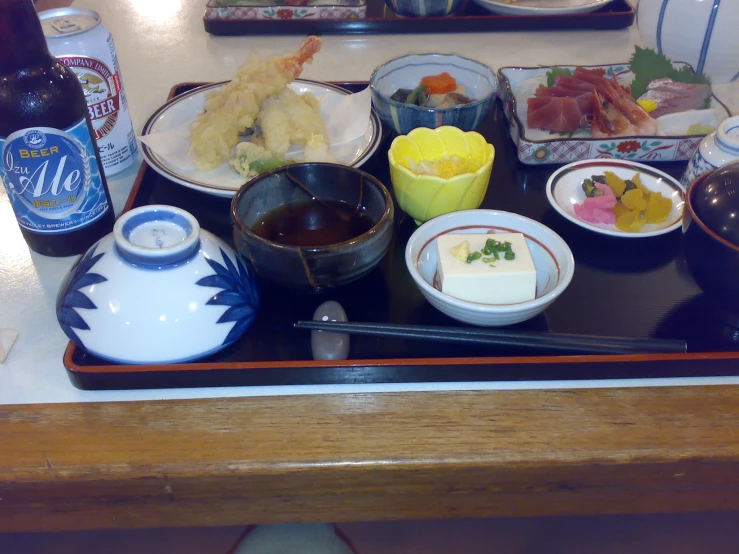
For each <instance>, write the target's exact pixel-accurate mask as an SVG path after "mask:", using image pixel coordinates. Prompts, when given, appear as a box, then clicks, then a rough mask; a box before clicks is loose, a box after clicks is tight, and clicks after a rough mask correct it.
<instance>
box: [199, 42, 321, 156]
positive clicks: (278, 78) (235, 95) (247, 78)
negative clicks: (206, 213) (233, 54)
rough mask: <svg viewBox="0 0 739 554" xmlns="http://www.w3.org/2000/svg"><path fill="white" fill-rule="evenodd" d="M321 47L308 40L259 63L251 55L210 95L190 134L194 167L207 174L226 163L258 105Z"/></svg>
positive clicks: (309, 60) (298, 71) (254, 56)
mask: <svg viewBox="0 0 739 554" xmlns="http://www.w3.org/2000/svg"><path fill="white" fill-rule="evenodd" d="M321 44H322V41H321V39H320V38H319V37H314V36H311V37H308V39H307V40H306V41H305V42H303V44H302V45H301V47H300V49H299V50H298V51H297V52H296V53H295V54H292V55H286V56H282V57H279V56H276V57H273V58H269V59H268V60H261V59H259V58H258V57H257V56H256V55H254V54H252V55H251V56H250V57H249V60H248V61H247V63H246V65H244V66H243V67H242V68H241V69H239V70H238V72H237V73H236V76H235V77H234V79H233V80H232V81H231V82H230V83H227V84H225V85H224V86H223V87H221V89H220V90H218V91H216V92H214V93H211V94H210V95H209V96H208V97H207V98H206V101H205V110H204V111H203V113H201V114H200V115H199V116H198V118H197V120H196V121H195V122H194V123H193V124H192V129H191V132H190V154H191V155H192V156H193V157H194V158H195V165H196V166H197V167H198V168H200V169H205V170H208V169H213V168H214V167H217V166H218V165H220V164H221V163H222V162H224V161H226V160H228V159H229V157H230V155H231V151H232V149H233V148H234V146H236V144H237V143H238V141H239V134H240V133H242V132H243V131H244V130H245V129H247V128H249V127H251V126H252V125H253V124H254V120H255V119H256V117H257V115H258V114H259V106H260V104H261V103H262V102H263V101H264V100H265V99H266V98H268V97H270V96H272V95H274V94H277V93H279V92H281V91H282V90H284V88H285V87H286V86H287V85H288V84H289V83H290V82H292V81H293V80H294V79H295V78H297V77H298V76H299V75H300V73H301V72H302V71H303V64H305V63H310V62H312V61H313V56H314V55H315V54H316V52H318V51H319V50H320V49H321Z"/></svg>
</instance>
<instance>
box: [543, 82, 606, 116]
mask: <svg viewBox="0 0 739 554" xmlns="http://www.w3.org/2000/svg"><path fill="white" fill-rule="evenodd" d="M536 96H556V97H569V98H574V99H575V100H577V105H578V106H580V111H581V112H582V113H583V114H585V115H587V114H591V113H593V112H594V111H595V95H594V94H593V93H592V92H591V91H580V90H579V91H573V90H570V89H566V88H562V87H539V88H538V89H536Z"/></svg>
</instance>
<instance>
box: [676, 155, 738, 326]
mask: <svg viewBox="0 0 739 554" xmlns="http://www.w3.org/2000/svg"><path fill="white" fill-rule="evenodd" d="M737 185H739V164H737V163H734V164H729V165H727V166H724V167H722V168H719V169H717V170H715V171H712V172H710V173H706V174H704V175H701V176H700V177H698V178H697V179H696V180H695V181H693V183H691V185H690V187H688V192H687V194H686V202H685V214H684V215H683V251H684V254H685V260H686V262H687V265H688V267H689V268H690V272H691V274H692V275H693V278H694V279H695V281H696V283H697V284H698V286H699V287H700V288H701V289H703V291H704V292H705V293H706V294H707V295H708V296H710V297H711V298H713V299H714V300H715V301H717V302H719V303H720V304H722V305H723V306H724V307H725V308H727V309H729V310H731V311H736V312H739V221H736V220H739V194H737V193H735V187H736V186H737ZM737 191H738V192H739V189H737Z"/></svg>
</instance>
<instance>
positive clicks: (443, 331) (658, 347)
mask: <svg viewBox="0 0 739 554" xmlns="http://www.w3.org/2000/svg"><path fill="white" fill-rule="evenodd" d="M294 327H295V328H296V329H311V330H317V331H331V332H334V333H348V334H353V335H372V336H382V337H395V338H402V339H418V340H436V341H445V342H458V343H468V344H495V345H502V346H523V347H527V348H544V349H548V350H560V351H578V352H588V353H596V354H645V353H680V352H687V350H688V347H687V344H686V343H685V341H683V340H677V339H651V338H650V339H638V338H627V337H605V336H596V335H574V334H566V333H551V332H539V331H508V330H502V329H475V328H464V327H438V326H427V325H399V324H392V323H361V322H351V321H349V322H340V321H298V322H297V323H295V325H294Z"/></svg>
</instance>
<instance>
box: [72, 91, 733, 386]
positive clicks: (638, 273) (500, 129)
mask: <svg viewBox="0 0 739 554" xmlns="http://www.w3.org/2000/svg"><path fill="white" fill-rule="evenodd" d="M193 86H196V85H195V84H184V85H178V86H176V87H175V88H173V93H175V92H176V93H181V92H184V91H186V90H189V89H190V88H192V87H193ZM343 86H346V87H347V88H350V89H353V90H361V89H362V88H364V87H365V86H366V83H355V84H344V85H343ZM479 131H480V132H481V133H482V134H484V135H485V136H486V137H487V138H488V140H489V141H490V142H491V143H492V144H493V145H494V146H495V149H496V157H495V162H494V164H493V173H492V176H491V180H490V186H489V189H488V194H487V197H486V198H485V200H484V202H483V206H482V207H485V208H496V209H503V210H508V211H512V212H517V213H521V214H523V215H526V216H528V217H531V218H533V219H536V220H538V221H541V222H543V223H544V224H545V225H547V226H549V227H550V228H552V229H553V230H554V231H555V232H557V233H558V234H559V235H560V236H561V237H562V238H563V239H565V240H566V241H567V243H568V244H569V245H570V248H571V249H572V252H573V254H574V256H575V265H576V269H575V276H574V278H573V280H572V283H571V284H570V286H569V288H568V289H567V290H566V291H565V292H564V293H563V295H562V296H561V297H560V298H559V299H558V300H557V301H556V302H555V303H554V304H553V305H552V306H551V307H550V308H549V309H548V310H547V311H546V312H545V313H544V314H542V315H540V316H537V317H536V318H534V319H532V320H529V321H527V322H525V323H522V324H519V325H517V326H515V328H518V329H529V330H540V331H546V330H551V331H555V332H563V333H582V334H588V333H590V334H597V335H615V336H633V337H662V338H676V339H683V340H686V341H687V343H688V350H689V353H687V354H676V355H628V356H604V355H597V356H596V355H582V356H556V355H546V354H542V353H540V352H535V351H532V350H530V349H529V350H526V349H514V348H509V347H505V348H504V347H472V346H459V345H453V344H440V343H434V342H425V341H423V342H421V341H410V340H409V341H405V340H401V339H389V338H378V337H359V336H353V337H352V338H351V352H350V357H351V359H350V360H346V361H338V362H325V361H323V362H317V361H313V360H312V359H311V351H310V332H309V331H303V330H296V329H294V328H293V327H292V324H293V323H294V322H295V321H297V320H306V319H311V318H312V315H313V311H314V310H315V308H316V307H317V306H318V305H319V304H320V303H322V302H324V301H326V300H338V301H339V302H340V303H341V304H342V305H343V306H344V308H345V309H346V312H347V315H348V318H349V319H350V320H352V321H376V322H395V323H414V324H429V325H461V324H459V323H458V322H455V321H454V320H452V319H449V318H447V317H446V316H445V315H443V314H441V313H440V312H438V311H437V310H436V309H435V308H433V307H432V306H431V305H429V304H428V303H427V302H426V301H425V299H424V298H423V296H422V295H421V293H420V292H419V291H418V290H417V289H416V286H415V284H414V283H413V281H412V280H411V278H410V276H409V275H408V272H407V270H406V267H405V261H404V248H405V244H406V242H407V239H408V237H409V236H410V235H411V233H412V232H413V231H414V230H415V228H416V226H415V224H414V222H413V221H412V220H411V219H410V218H409V217H408V216H406V215H405V214H404V213H403V212H402V211H401V210H400V209H398V208H397V207H396V212H395V213H396V224H395V233H394V239H393V244H392V245H391V248H390V251H389V252H388V254H387V256H386V257H385V258H384V259H383V261H382V262H381V264H380V265H379V266H378V267H377V268H376V269H375V270H374V271H373V272H372V273H370V274H369V275H367V276H366V277H364V278H362V279H360V280H359V281H356V282H355V283H353V284H351V285H348V286H346V287H345V288H343V289H337V290H335V291H328V292H325V293H322V294H317V295H310V294H297V293H291V292H287V291H285V290H283V289H276V288H271V287H269V286H265V287H263V303H262V307H261V309H260V312H259V314H258V316H257V320H256V321H255V323H254V326H253V327H252V328H251V329H250V330H249V331H248V332H247V334H246V335H245V336H244V337H243V338H242V339H241V340H240V341H238V342H237V343H236V344H234V345H232V346H231V347H229V348H227V349H226V350H223V351H221V352H219V353H217V354H215V355H213V356H211V357H209V358H206V359H203V360H201V361H198V362H191V363H184V364H161V365H141V366H136V365H115V364H110V363H107V362H105V361H102V360H100V359H99V358H96V357H94V356H92V355H90V354H88V353H86V352H84V351H83V350H82V349H79V348H77V347H76V346H75V345H73V344H71V343H70V345H69V347H68V348H67V351H66V353H65V357H64V364H65V367H66V368H67V371H68V375H69V377H70V379H71V380H72V383H73V384H74V385H75V386H77V387H80V388H84V389H106V388H169V387H188V386H225V385H281V384H319V383H376V382H423V381H511V380H529V381H535V380H553V379H556V380H577V379H616V378H648V377H693V376H707V375H739V361H738V360H739V330H737V328H736V327H735V326H734V325H733V323H734V322H735V321H734V320H733V319H730V316H728V315H727V314H722V313H720V312H719V311H717V309H716V308H714V307H713V306H712V305H710V303H709V302H708V300H707V299H706V298H705V297H704V295H703V294H702V293H701V292H700V290H699V289H698V288H697V286H696V285H695V284H694V282H693V280H692V279H691V278H690V276H689V275H688V273H687V271H686V269H685V264H684V261H683V258H682V252H681V234H680V232H679V231H675V232H673V233H669V234H667V235H663V236H659V237H653V238H647V239H642V240H640V241H639V245H638V246H639V248H635V247H634V243H633V241H631V240H624V239H619V238H613V237H607V236H603V235H597V234H595V233H592V232H590V231H587V230H585V229H583V228H581V227H579V226H577V225H575V224H573V223H571V222H569V221H567V220H566V219H564V218H563V217H561V216H560V215H559V214H557V213H556V212H555V211H554V209H552V208H551V207H550V206H549V204H548V202H547V199H546V195H545V192H544V189H545V185H546V181H547V178H548V177H549V175H550V174H551V173H552V171H553V170H554V169H555V168H556V167H557V166H526V165H523V164H519V162H518V160H517V157H516V148H515V145H514V144H513V142H511V140H510V138H509V136H508V131H507V127H506V122H505V116H504V115H503V110H502V107H501V105H500V103H499V102H497V103H496V104H495V107H494V109H493V110H492V111H491V113H490V115H489V117H488V118H487V119H486V121H485V122H484V123H483V125H482V127H481V128H480V129H479ZM391 139H392V137H391V136H389V135H387V134H386V136H385V137H384V142H383V144H382V145H381V146H380V148H378V151H377V153H376V154H375V155H374V156H373V157H372V158H371V159H370V160H369V161H368V162H367V164H365V165H364V166H363V169H365V170H367V171H369V172H370V173H373V174H375V175H376V176H377V177H378V178H380V179H381V180H382V181H383V182H384V183H387V184H388V185H390V178H389V174H388V165H387V158H386V153H387V147H388V146H389V141H390V140H391ZM654 165H655V167H658V168H659V169H661V170H663V171H666V172H667V173H670V174H672V175H674V176H676V177H679V175H680V174H681V173H682V172H683V170H684V169H685V166H686V164H685V162H671V163H661V164H654ZM153 203H159V204H172V205H175V206H180V207H182V208H184V209H186V210H188V211H190V212H191V213H192V214H193V215H195V216H196V217H197V218H198V220H199V221H200V224H201V226H202V227H203V228H205V229H208V230H210V231H212V232H214V233H216V234H218V235H220V236H222V237H224V238H226V239H227V240H228V241H229V242H231V238H230V234H231V227H230V222H229V206H230V200H228V199H224V198H219V197H215V196H208V195H205V194H203V193H200V192H197V191H194V190H191V189H187V188H185V187H182V186H180V185H177V184H174V183H172V182H171V181H168V180H167V179H165V178H163V177H161V176H160V175H159V174H157V173H156V172H154V171H153V170H152V169H151V168H149V167H148V166H147V165H146V164H145V163H144V164H143V165H142V167H141V170H140V172H139V175H138V178H137V180H136V183H135V185H134V188H133V190H132V192H131V196H130V197H129V201H128V203H127V206H126V209H130V208H132V207H136V206H140V205H144V204H153ZM727 321H728V323H726V322H727Z"/></svg>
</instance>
